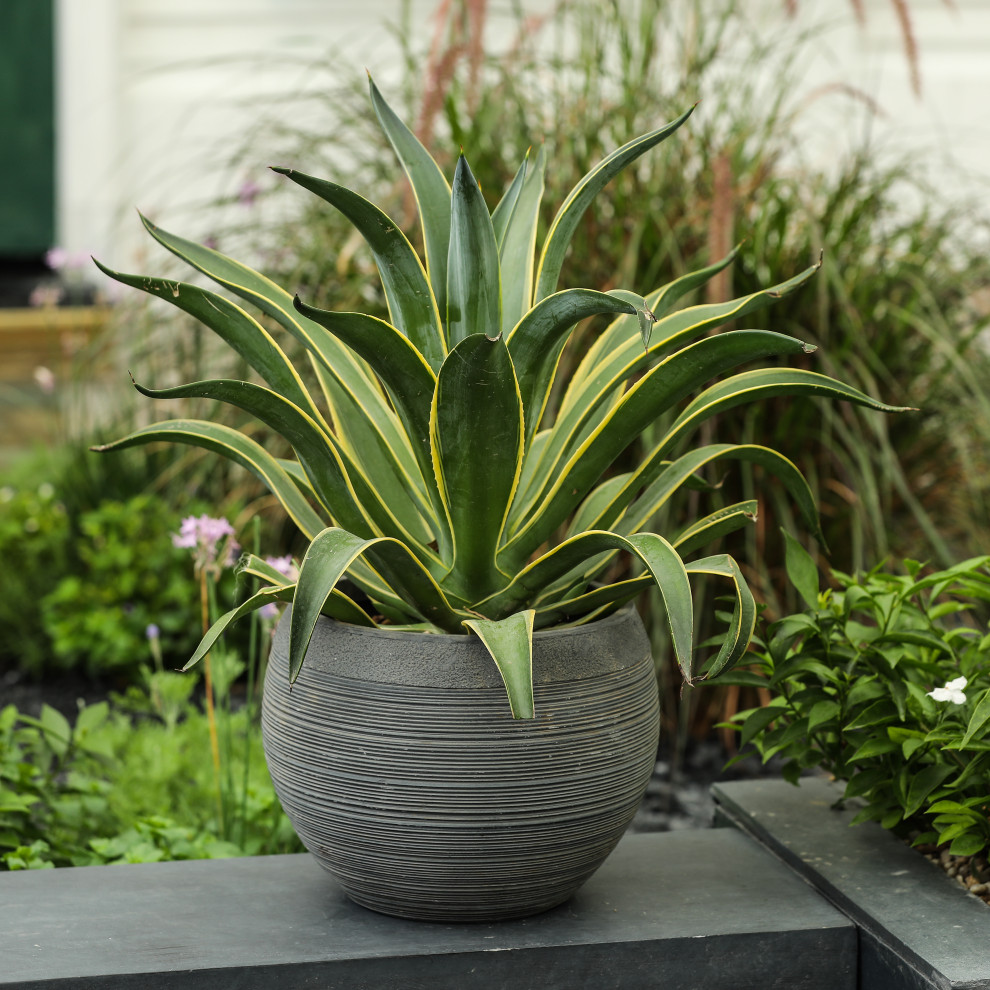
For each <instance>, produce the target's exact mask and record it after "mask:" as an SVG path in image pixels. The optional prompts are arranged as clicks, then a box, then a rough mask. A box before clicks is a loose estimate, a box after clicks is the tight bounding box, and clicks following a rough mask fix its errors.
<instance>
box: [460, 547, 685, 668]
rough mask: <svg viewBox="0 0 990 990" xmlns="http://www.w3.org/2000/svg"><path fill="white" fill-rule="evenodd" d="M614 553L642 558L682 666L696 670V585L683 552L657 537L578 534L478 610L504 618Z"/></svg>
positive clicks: (533, 565) (480, 603) (519, 574)
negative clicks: (592, 561)
mask: <svg viewBox="0 0 990 990" xmlns="http://www.w3.org/2000/svg"><path fill="white" fill-rule="evenodd" d="M611 550H626V551H628V552H629V553H631V554H633V555H634V556H635V557H637V558H638V559H639V560H641V561H642V562H643V563H644V564H645V565H646V568H647V569H648V570H649V572H650V573H651V574H652V576H653V579H654V580H655V581H656V583H657V586H658V587H659V589H660V594H661V597H662V598H663V601H664V605H665V606H666V609H667V620H668V623H669V624H670V630H671V640H672V644H673V647H674V652H675V654H676V656H677V660H678V663H679V664H681V666H682V667H683V668H685V669H690V663H691V651H692V640H693V636H694V633H693V629H694V615H693V606H692V601H691V586H690V584H689V583H688V578H687V571H686V570H685V567H684V563H683V562H682V560H681V558H680V555H679V554H678V553H677V551H676V550H675V549H674V548H673V547H672V546H671V545H670V544H669V543H668V542H667V541H666V540H665V539H664V538H663V537H662V536H658V535H656V534H655V533H634V534H632V535H631V536H628V537H627V536H621V535H619V534H618V533H608V532H605V531H591V532H586V533H581V534H579V535H578V536H572V537H570V538H569V539H567V540H564V542H563V543H560V544H558V545H557V546H555V547H554V548H553V549H552V550H550V551H548V552H547V553H545V554H543V555H542V556H541V557H539V558H538V559H537V560H535V561H533V562H532V563H531V564H528V565H527V566H526V567H524V568H523V569H522V570H521V571H520V572H519V573H518V574H516V576H515V577H514V578H513V579H512V581H511V582H510V583H509V584H508V585H507V586H506V587H505V588H504V589H502V590H501V591H499V592H497V593H496V594H494V595H492V596H491V597H490V598H488V599H486V600H485V601H482V602H479V603H478V604H477V605H476V606H475V607H476V609H477V610H478V611H480V612H483V613H484V614H485V615H489V616H495V617H498V616H500V615H504V614H507V613H511V612H514V611H516V610H517V609H518V607H519V605H521V604H522V603H524V602H527V601H529V600H531V599H532V598H534V597H536V596H537V595H538V593H539V592H540V591H541V590H542V589H543V588H545V587H547V586H548V585H550V584H552V583H553V582H554V581H557V580H558V579H559V578H561V577H563V576H564V575H565V574H568V573H569V572H571V571H573V570H574V569H575V568H576V567H578V566H579V565H581V564H584V563H586V562H587V561H588V560H589V559H591V558H594V557H597V556H598V555H599V554H602V553H605V552H607V551H611Z"/></svg>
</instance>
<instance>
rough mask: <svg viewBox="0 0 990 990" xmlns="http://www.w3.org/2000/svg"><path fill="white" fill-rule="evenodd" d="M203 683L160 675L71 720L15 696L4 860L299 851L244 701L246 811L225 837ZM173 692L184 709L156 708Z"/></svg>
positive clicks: (4, 728) (4, 779)
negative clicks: (207, 755)
mask: <svg viewBox="0 0 990 990" xmlns="http://www.w3.org/2000/svg"><path fill="white" fill-rule="evenodd" d="M162 676H164V677H165V678H168V679H170V680H171V681H172V682H174V683H173V684H172V685H171V688H172V690H169V688H168V687H166V685H164V684H163V683H162V681H161V678H162ZM196 682H197V678H196V677H195V675H190V674H185V675H180V674H175V673H166V674H165V675H157V679H155V677H154V675H153V680H152V684H151V685H150V692H151V693H149V691H146V690H144V689H142V688H138V687H137V686H132V687H131V688H130V689H129V691H128V694H127V695H126V696H125V697H123V698H116V699H112V700H111V702H110V703H108V702H100V703H98V704H94V705H89V706H86V707H82V708H81V709H80V711H79V713H78V715H77V716H76V717H75V719H74V721H70V720H69V719H68V718H66V716H65V715H63V714H62V713H61V712H59V711H57V710H56V709H54V708H52V707H50V706H48V705H45V706H43V707H42V709H41V712H40V714H39V716H38V717H37V718H35V717H31V716H29V715H27V714H25V713H23V712H20V711H18V710H17V709H16V708H15V707H14V706H13V705H8V706H6V707H5V708H3V709H2V710H0V870H5V869H6V870H23V869H45V868H50V867H61V866H90V865H98V864H104V863H135V862H156V861H158V860H173V859H206V858H211V859H212V858H218V857H225V856H244V855H258V854H262V853H272V852H297V851H299V850H300V849H301V845H300V843H299V840H298V839H297V838H296V837H295V834H294V832H293V831H292V827H291V825H290V824H289V821H288V819H287V818H286V817H285V815H284V813H283V812H282V809H281V807H280V806H279V804H278V800H277V798H276V797H275V794H274V791H273V789H272V786H271V781H270V779H269V778H268V775H267V772H266V771H265V768H264V765H263V762H262V761H261V760H259V759H255V760H254V761H250V760H249V759H248V751H249V749H250V747H251V745H252V743H251V741H250V740H251V739H252V738H253V737H254V736H255V734H256V725H255V724H254V722H253V721H252V720H251V718H250V716H249V713H248V711H247V709H242V710H241V711H239V712H236V713H233V714H231V715H229V726H227V727H226V731H228V732H229V734H230V736H231V739H232V745H231V747H230V752H229V754H228V756H229V759H230V761H231V764H230V771H231V773H232V774H233V775H236V776H237V777H238V778H242V777H243V781H244V782H243V786H244V794H243V800H239V801H238V802H237V807H238V814H239V816H240V819H239V820H238V821H237V822H235V823H227V826H228V827H227V829H226V832H227V834H228V835H229V836H231V838H228V839H224V838H223V837H222V836H223V832H224V830H223V829H222V828H221V823H220V822H218V821H217V805H216V800H215V782H214V779H213V772H212V767H211V766H210V764H209V760H204V759H203V753H204V752H207V751H208V749H209V740H208V734H209V728H208V725H207V720H206V717H205V716H204V715H203V714H202V712H200V711H199V709H198V708H197V707H196V705H195V703H194V702H193V701H192V700H190V697H189V696H190V693H191V691H192V689H194V688H195V687H196ZM180 685H181V686H180ZM166 691H168V693H170V694H171V695H172V702H173V703H174V708H175V713H176V714H177V716H178V717H175V718H167V717H166V718H163V717H161V716H160V715H159V710H160V709H161V702H162V695H163V693H165V692H166ZM245 764H247V770H248V771H249V772H247V773H246V774H245V770H246V768H245ZM162 808H168V809H169V811H168V815H169V817H167V818H166V817H163V816H162V814H161V809H162Z"/></svg>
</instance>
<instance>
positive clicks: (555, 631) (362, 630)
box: [286, 603, 636, 643]
mask: <svg viewBox="0 0 990 990" xmlns="http://www.w3.org/2000/svg"><path fill="white" fill-rule="evenodd" d="M291 609H292V606H291V605H289V606H288V607H287V608H286V614H288V613H289V612H290V611H291ZM635 611H636V609H635V606H634V605H632V604H631V603H630V604H628V605H623V606H622V608H619V609H616V610H615V611H614V612H612V613H610V614H609V615H606V616H605V617H604V618H601V619H592V621H590V622H583V623H581V624H580V625H560V626H548V627H547V628H546V629H536V630H534V632H533V642H534V643H536V642H537V641H539V640H541V639H548V638H550V637H551V636H568V635H571V636H575V635H586V634H587V631H588V630H589V629H592V628H594V629H607V628H608V627H609V625H610V624H612V625H615V624H617V623H619V622H621V621H624V620H625V619H626V618H627V617H628V615H629V613H630V612H635ZM319 621H320V622H327V623H330V624H331V625H336V626H343V627H344V628H346V629H347V630H348V631H349V632H350V631H351V630H353V631H354V633H355V634H356V635H367V636H374V637H375V638H378V637H379V636H383V635H384V636H386V637H388V638H390V639H406V638H408V639H409V640H414V641H416V642H421V641H422V640H424V639H427V638H429V637H432V638H434V639H437V640H440V639H443V640H451V641H452V642H455V643H458V642H460V643H466V642H471V641H474V642H477V641H478V637H477V636H475V635H474V634H473V633H450V632H444V631H443V630H440V631H439V632H433V631H432V630H416V629H391V628H389V627H388V626H375V627H372V626H358V625H354V624H353V623H351V622H341V621H340V620H339V619H331V618H330V617H329V616H327V615H321V616H320V618H319Z"/></svg>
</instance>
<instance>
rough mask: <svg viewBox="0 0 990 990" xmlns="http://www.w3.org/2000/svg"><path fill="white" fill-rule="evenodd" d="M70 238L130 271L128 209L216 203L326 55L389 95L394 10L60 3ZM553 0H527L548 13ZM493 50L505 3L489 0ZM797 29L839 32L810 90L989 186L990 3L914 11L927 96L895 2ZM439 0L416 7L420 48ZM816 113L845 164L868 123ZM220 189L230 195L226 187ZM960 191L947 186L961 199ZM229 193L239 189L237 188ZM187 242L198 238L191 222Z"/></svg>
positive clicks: (872, 3) (820, 106)
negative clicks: (252, 141)
mask: <svg viewBox="0 0 990 990" xmlns="http://www.w3.org/2000/svg"><path fill="white" fill-rule="evenodd" d="M746 2H749V3H752V5H753V10H754V17H757V18H759V19H760V20H762V21H763V22H764V23H765V24H766V28H767V30H774V31H784V30H793V27H788V26H787V25H786V23H785V21H784V18H783V17H782V13H781V12H782V9H783V0H746ZM58 3H59V24H60V39H59V67H60V73H61V74H60V79H59V87H60V88H59V94H60V124H59V155H60V168H59V176H60V178H59V195H60V206H59V217H60V239H61V241H62V243H63V245H64V246H66V247H68V248H70V249H72V250H86V251H93V252H96V253H98V254H100V255H101V256H102V257H105V258H107V259H108V260H110V262H111V263H113V264H119V265H121V266H126V265H127V264H130V263H131V260H130V256H131V255H132V254H133V252H134V251H135V250H137V248H136V245H137V244H139V243H142V241H141V239H140V237H139V234H138V230H137V224H136V221H135V219H134V215H133V213H132V212H131V211H132V209H133V208H134V207H135V206H137V207H140V208H141V209H142V210H145V211H149V212H152V213H153V214H156V215H158V216H161V217H162V219H163V220H167V211H169V210H173V209H176V208H179V207H181V205H183V204H186V205H188V204H190V203H195V202H197V201H201V200H202V199H203V198H204V197H208V196H210V195H212V194H214V193H216V192H217V191H218V188H219V187H218V186H217V184H216V183H217V181H218V180H217V177H216V166H217V163H218V161H220V160H222V152H223V150H224V149H227V150H229V148H230V147H231V145H232V144H235V143H236V142H237V141H238V140H239V139H240V137H241V136H242V135H243V134H244V133H245V132H246V131H247V129H249V128H250V126H251V124H252V122H253V114H252V110H251V107H250V101H251V100H254V99H259V100H264V99H265V98H266V97H268V96H271V95H274V94H278V93H285V92H290V91H294V90H296V89H299V88H300V87H302V86H305V84H306V75H305V69H306V66H307V65H309V64H311V63H312V61H313V60H314V59H316V58H318V57H321V56H323V55H325V54H326V52H327V51H328V50H329V49H331V48H332V49H335V50H336V51H337V52H339V53H340V56H339V57H340V60H341V64H342V71H355V70H357V69H359V68H360V67H362V66H364V67H367V68H368V69H370V70H371V71H372V72H373V73H374V74H375V75H376V77H377V78H378V79H380V80H382V81H383V82H385V83H386V84H387V83H388V81H389V79H390V78H394V74H395V73H396V72H397V71H398V67H397V64H396V58H395V56H396V54H397V49H396V45H395V42H394V39H393V38H392V37H391V36H390V35H389V34H388V32H387V31H386V30H384V29H383V27H382V24H383V22H384V21H385V20H386V19H389V18H391V19H393V20H395V19H397V18H398V16H399V14H398V11H399V5H400V3H399V0H58ZM551 3H552V0H527V3H526V6H527V7H528V8H531V9H539V10H547V9H549V8H550V7H551ZM490 7H491V8H492V11H493V21H494V24H493V28H492V32H493V35H494V36H495V37H494V40H495V41H496V43H497V42H498V32H499V30H500V25H501V26H502V28H501V29H502V30H503V31H504V25H505V24H507V23H508V21H507V19H506V16H505V15H506V10H507V9H508V7H509V4H508V2H507V0H503V2H502V3H501V4H499V3H498V2H497V0H490ZM800 7H801V23H802V24H807V23H810V22H811V21H812V20H814V19H819V20H821V19H823V18H830V19H834V20H835V21H836V23H837V25H838V26H836V27H835V28H834V29H831V30H829V31H827V32H826V33H825V34H823V35H822V37H821V40H820V41H819V42H816V45H817V47H818V49H819V58H818V59H817V61H815V62H814V64H813V65H812V64H810V65H809V66H808V71H807V77H806V82H807V85H808V88H809V92H810V91H812V90H814V89H815V88H817V87H821V86H828V85H829V84H831V83H834V82H836V81H837V80H844V81H846V82H849V83H851V84H853V85H854V86H857V87H859V88H860V89H862V90H863V91H864V92H865V93H866V94H868V95H869V96H870V97H872V98H873V99H875V100H876V101H877V102H878V103H879V104H880V105H881V106H882V107H883V109H884V110H885V112H886V114H887V116H886V117H885V118H884V119H883V120H881V121H880V122H878V123H876V124H875V125H873V126H874V127H875V130H876V131H877V133H878V134H879V135H880V136H881V143H882V144H886V145H891V146H896V147H900V148H904V147H917V148H919V149H923V150H924V152H925V153H926V154H928V153H930V152H931V151H932V150H936V151H937V153H938V154H939V155H945V156H948V157H950V158H951V159H952V160H953V161H954V162H955V163H957V164H958V165H961V166H962V167H963V168H964V169H967V170H969V171H970V172H972V173H973V174H974V175H976V176H978V177H979V179H980V180H981V181H983V182H985V181H986V180H987V179H990V99H988V95H990V0H954V8H955V9H949V8H948V7H947V6H946V5H945V4H944V3H942V2H941V0H910V8H911V10H912V12H913V19H914V26H915V31H916V34H917V37H918V40H919V45H920V48H921V52H922V62H921V74H922V84H923V94H922V98H921V99H920V100H918V99H916V98H915V97H914V95H913V94H912V92H911V88H910V84H909V74H908V68H907V63H906V61H905V58H904V53H903V40H902V36H901V33H900V30H899V27H898V24H897V21H896V18H895V16H894V14H893V4H892V2H891V0H865V7H866V10H867V15H868V16H867V23H866V25H865V28H863V29H858V28H856V27H855V25H854V24H853V23H852V15H851V9H852V8H851V5H850V4H849V3H848V2H847V0H800ZM434 8H435V4H434V2H433V0H411V10H412V12H413V22H414V26H415V29H416V31H417V32H418V33H419V35H420V36H421V38H422V44H424V45H425V43H426V40H427V39H428V37H429V35H430V31H431V28H432V20H431V17H432V13H433V11H434ZM850 106H851V104H848V103H843V102H841V101H835V100H831V101H830V100H818V101H815V104H814V106H813V108H812V110H811V111H809V113H808V114H807V115H805V118H804V125H803V126H805V127H807V129H808V132H809V135H814V136H809V142H811V143H814V144H815V148H816V149H817V150H816V151H815V154H817V155H823V156H828V155H829V154H834V150H835V148H836V146H837V145H839V144H841V143H842V142H843V140H844V135H847V134H849V133H850V129H851V128H856V127H862V126H863V117H862V115H857V114H855V113H853V112H852V111H851V110H850ZM223 179H224V180H225V181H227V182H228V183H229V182H230V179H231V177H230V175H229V174H227V175H224V176H223ZM958 185H959V180H958V179H957V178H953V179H952V186H953V187H954V188H956V187H958ZM228 188H229V187H228ZM183 230H184V231H185V232H187V233H189V234H192V235H195V234H197V233H198V232H197V231H195V230H194V229H190V227H189V224H188V223H185V222H184V226H183Z"/></svg>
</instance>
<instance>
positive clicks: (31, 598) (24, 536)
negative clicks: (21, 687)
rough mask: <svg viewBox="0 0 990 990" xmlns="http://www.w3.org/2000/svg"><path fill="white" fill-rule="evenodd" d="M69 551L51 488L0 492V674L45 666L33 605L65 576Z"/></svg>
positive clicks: (45, 646) (64, 521)
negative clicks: (1, 566) (1, 564)
mask: <svg viewBox="0 0 990 990" xmlns="http://www.w3.org/2000/svg"><path fill="white" fill-rule="evenodd" d="M71 545H72V541H71V536H70V529H69V519H68V516H67V515H66V512H65V507H64V506H63V505H62V503H61V501H60V500H59V499H58V498H57V497H56V493H55V488H54V486H52V485H51V484H49V483H48V482H43V483H41V484H39V485H36V486H32V487H31V488H23V489H20V490H18V489H15V488H14V487H13V486H12V485H6V486H4V487H2V488H0V559H3V560H4V561H6V574H5V577H4V584H3V594H2V595H0V628H2V629H3V636H0V670H2V669H4V668H8V667H9V668H11V669H17V668H22V669H26V670H32V671H39V670H41V669H43V667H44V666H45V664H46V663H47V662H48V660H49V658H50V653H51V644H50V642H49V639H48V636H47V635H46V633H45V629H44V625H43V621H42V616H41V609H40V607H39V602H40V601H41V599H42V597H43V596H44V595H45V594H46V593H47V592H48V591H49V590H50V589H51V586H52V581H53V580H58V578H59V577H61V575H62V574H64V573H65V572H66V571H67V569H68V565H69V561H70V559H71Z"/></svg>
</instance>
